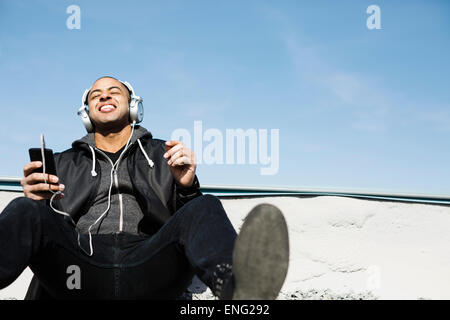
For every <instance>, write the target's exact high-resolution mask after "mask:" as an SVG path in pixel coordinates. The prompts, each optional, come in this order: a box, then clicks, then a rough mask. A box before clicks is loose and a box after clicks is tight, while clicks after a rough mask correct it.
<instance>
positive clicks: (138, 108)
mask: <svg viewBox="0 0 450 320" xmlns="http://www.w3.org/2000/svg"><path fill="white" fill-rule="evenodd" d="M117 81H119V82H120V83H122V84H123V85H124V86H125V88H127V90H128V92H129V94H130V103H129V105H128V110H129V118H130V123H133V122H134V123H136V124H137V123H140V122H142V120H143V118H144V106H143V104H142V102H143V99H142V98H141V97H139V96H137V95H135V93H134V89H133V87H132V86H131V84H130V83H129V82H127V81H120V80H117ZM91 89H92V88H91ZM91 89H86V90H85V91H84V93H83V96H82V98H81V107H80V108H79V109H78V112H77V114H78V115H79V116H80V117H81V121H82V122H83V124H84V127H85V128H86V130H87V132H93V131H94V125H93V124H92V121H91V119H90V117H89V103H88V95H89V92H91Z"/></svg>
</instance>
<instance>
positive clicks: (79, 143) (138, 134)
mask: <svg viewBox="0 0 450 320" xmlns="http://www.w3.org/2000/svg"><path fill="white" fill-rule="evenodd" d="M151 138H153V136H152V134H151V133H150V132H149V131H147V129H145V128H143V127H141V126H138V125H136V126H135V128H134V133H133V136H132V137H131V140H130V144H132V143H134V142H136V141H137V139H140V140H145V139H151ZM89 146H91V147H94V148H95V146H96V145H95V139H94V132H91V133H88V134H87V135H85V136H84V137H82V138H81V139H78V140H75V141H74V142H73V143H72V147H73V148H74V149H77V148H83V147H86V148H87V147H89Z"/></svg>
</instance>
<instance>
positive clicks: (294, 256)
mask: <svg viewBox="0 0 450 320" xmlns="http://www.w3.org/2000/svg"><path fill="white" fill-rule="evenodd" d="M14 196H17V193H15V194H13V195H11V194H9V195H7V194H6V193H5V192H0V209H1V208H3V206H5V205H6V203H7V201H9V199H11V198H12V197H14ZM5 201H6V202H5ZM262 202H267V203H271V204H274V205H276V206H278V207H279V208H280V209H281V210H282V211H283V213H284V214H285V217H286V221H287V223H288V227H289V239H290V254H291V257H290V266H289V271H288V275H287V279H286V282H285V284H284V286H283V288H282V292H281V293H280V295H279V299H450V249H449V248H450V207H448V206H447V207H446V206H435V205H422V204H406V203H396V202H381V201H368V200H358V199H352V198H343V197H315V198H295V197H272V198H254V199H239V200H231V199H230V200H222V203H223V205H224V207H225V210H226V211H227V213H228V215H229V217H230V220H231V222H232V223H233V225H234V226H235V228H236V229H237V230H239V228H240V226H241V225H242V222H243V219H244V217H245V215H246V214H247V213H248V212H249V211H250V210H251V209H252V208H253V207H254V206H255V205H257V204H258V203H262ZM30 279H31V272H30V271H29V270H28V269H27V270H26V271H25V272H24V274H22V276H21V277H20V278H19V279H18V280H17V281H16V282H15V283H14V284H12V285H11V286H9V287H8V288H6V289H4V290H0V299H4V298H17V299H22V298H23V296H24V295H25V292H26V288H27V285H28V282H29V281H30ZM200 291H203V290H200ZM211 298H212V295H211V293H210V291H209V289H208V290H206V291H205V292H203V293H199V294H195V295H194V299H211Z"/></svg>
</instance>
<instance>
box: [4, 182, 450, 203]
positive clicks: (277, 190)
mask: <svg viewBox="0 0 450 320" xmlns="http://www.w3.org/2000/svg"><path fill="white" fill-rule="evenodd" d="M201 190H202V192H203V193H209V194H214V195H216V196H218V197H222V198H225V197H252V198H253V197H264V196H266V197H267V196H310V197H311V196H338V197H352V198H360V199H370V200H384V201H400V202H410V203H426V204H439V205H450V196H449V195H432V194H419V193H398V192H386V191H372V190H356V189H338V188H284V187H250V186H230V185H208V184H206V185H202V187H201ZM0 191H10V192H22V186H21V185H20V178H16V177H0Z"/></svg>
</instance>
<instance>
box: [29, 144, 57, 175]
mask: <svg viewBox="0 0 450 320" xmlns="http://www.w3.org/2000/svg"><path fill="white" fill-rule="evenodd" d="M28 152H29V154H30V160H31V161H41V162H42V163H43V159H42V150H41V148H31V149H29V150H28ZM44 157H45V173H48V174H51V175H54V176H56V175H57V174H56V165H55V158H54V157H53V150H52V149H44ZM43 167H44V166H41V167H40V168H37V169H35V170H34V171H33V172H40V173H42V172H43Z"/></svg>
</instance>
